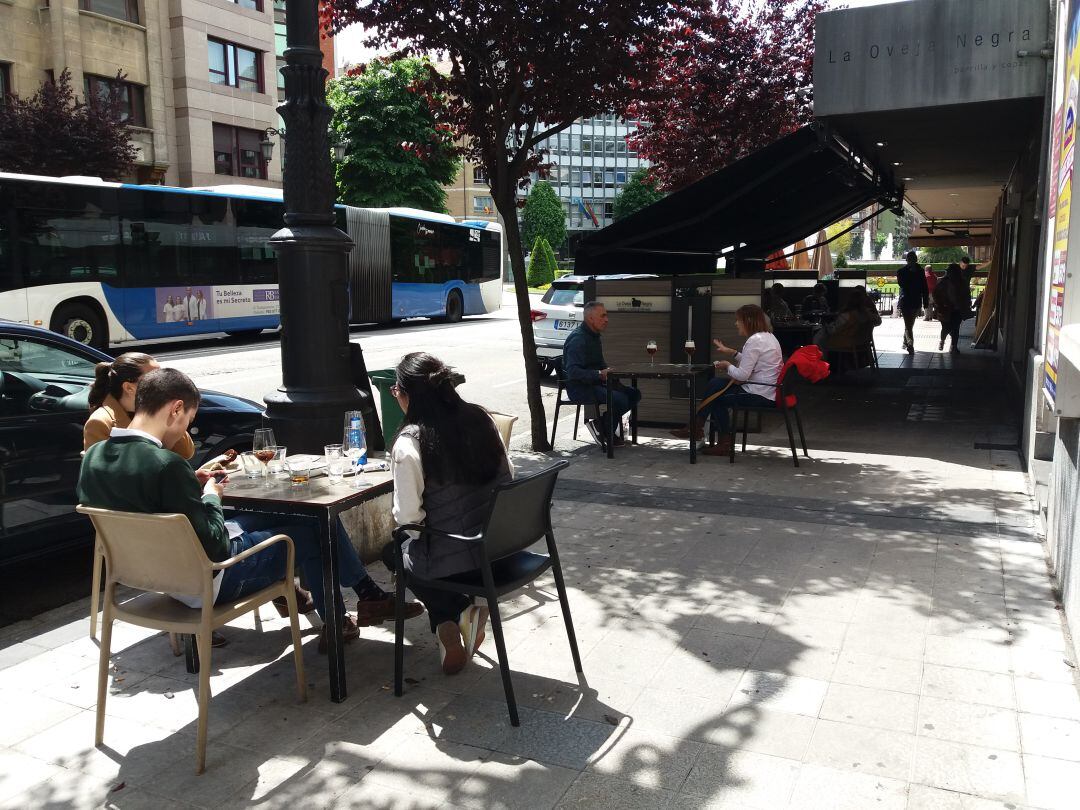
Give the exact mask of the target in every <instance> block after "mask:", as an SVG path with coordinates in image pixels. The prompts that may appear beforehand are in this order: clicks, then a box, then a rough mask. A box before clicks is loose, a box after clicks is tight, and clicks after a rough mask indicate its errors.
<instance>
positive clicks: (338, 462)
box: [323, 444, 347, 484]
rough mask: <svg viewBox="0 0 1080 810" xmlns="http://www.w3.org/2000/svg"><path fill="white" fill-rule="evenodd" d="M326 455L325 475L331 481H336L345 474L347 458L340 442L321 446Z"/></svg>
mask: <svg viewBox="0 0 1080 810" xmlns="http://www.w3.org/2000/svg"><path fill="white" fill-rule="evenodd" d="M323 453H324V455H325V456H326V475H327V477H329V479H330V481H331V483H334V484H336V483H338V482H339V481H341V479H342V478H344V476H345V468H346V466H347V459H346V458H345V451H344V449H342V447H341V445H340V444H328V445H326V447H324V448H323Z"/></svg>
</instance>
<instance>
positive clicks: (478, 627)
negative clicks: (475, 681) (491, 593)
mask: <svg viewBox="0 0 1080 810" xmlns="http://www.w3.org/2000/svg"><path fill="white" fill-rule="evenodd" d="M487 620H488V609H487V607H486V606H483V605H470V606H469V607H467V608H465V610H463V611H462V612H461V618H460V619H459V620H458V627H459V628H460V629H461V639H462V642H463V644H464V646H465V654H466V655H467V656H468V657H469V658H472V657H473V655H474V654H475V653H476V651H477V650H478V649H480V645H481V644H483V643H484V637H485V633H484V628H485V627H486V626H487Z"/></svg>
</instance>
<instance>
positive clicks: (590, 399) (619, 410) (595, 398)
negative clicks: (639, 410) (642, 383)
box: [572, 385, 641, 430]
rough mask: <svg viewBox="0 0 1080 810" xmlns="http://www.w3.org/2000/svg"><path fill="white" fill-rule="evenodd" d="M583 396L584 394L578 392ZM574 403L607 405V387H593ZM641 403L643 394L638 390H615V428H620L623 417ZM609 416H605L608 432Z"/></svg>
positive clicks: (604, 421)
mask: <svg viewBox="0 0 1080 810" xmlns="http://www.w3.org/2000/svg"><path fill="white" fill-rule="evenodd" d="M577 393H579V394H582V392H580V391H579V392H577ZM572 401H573V402H575V403H577V402H581V403H582V404H583V405H591V404H592V403H594V402H596V403H599V404H600V405H607V386H604V385H593V386H591V387H589V388H587V389H585V392H584V393H583V395H581V396H575V397H573V398H572ZM639 402H641V392H640V391H639V390H637V389H636V388H627V387H625V386H620V387H619V388H614V389H612V391H611V410H612V412H613V413H614V415H615V426H616V427H618V426H619V423H620V422H621V421H622V418H623V415H624V414H628V413H630V411H631V409H633V408H634V406H636V405H637V404H638V403H639ZM608 418H609V416H608V415H607V414H605V415H604V419H603V423H602V426H603V429H604V430H607V420H608Z"/></svg>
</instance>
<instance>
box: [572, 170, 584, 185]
mask: <svg viewBox="0 0 1080 810" xmlns="http://www.w3.org/2000/svg"><path fill="white" fill-rule="evenodd" d="M570 185H572V186H580V185H581V170H580V169H571V170H570Z"/></svg>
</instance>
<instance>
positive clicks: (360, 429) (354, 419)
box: [348, 413, 367, 466]
mask: <svg viewBox="0 0 1080 810" xmlns="http://www.w3.org/2000/svg"><path fill="white" fill-rule="evenodd" d="M348 449H349V455H350V456H351V457H352V458H353V459H355V461H354V463H355V464H356V465H357V466H363V465H364V464H367V437H366V436H365V434H364V418H363V417H362V416H361V415H360V414H359V413H353V414H351V415H350V416H349V430H348ZM357 451H359V453H358V452H357Z"/></svg>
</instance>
